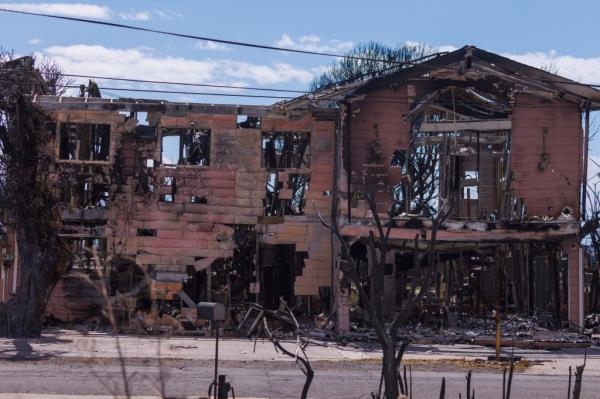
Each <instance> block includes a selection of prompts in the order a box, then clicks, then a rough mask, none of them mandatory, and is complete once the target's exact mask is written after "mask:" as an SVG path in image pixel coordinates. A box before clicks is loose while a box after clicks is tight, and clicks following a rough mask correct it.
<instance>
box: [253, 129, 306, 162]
mask: <svg viewBox="0 0 600 399" xmlns="http://www.w3.org/2000/svg"><path fill="white" fill-rule="evenodd" d="M261 148H262V154H263V156H262V166H263V167H265V168H266V169H269V170H271V169H287V168H296V169H300V168H309V167H310V133H306V132H263V133H262V145H261Z"/></svg>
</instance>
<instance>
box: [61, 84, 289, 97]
mask: <svg viewBox="0 0 600 399" xmlns="http://www.w3.org/2000/svg"><path fill="white" fill-rule="evenodd" d="M64 87H66V88H69V89H79V88H80V86H75V85H67V86H64ZM98 88H99V89H100V90H110V91H113V90H115V91H135V92H141V93H166V94H191V95H198V96H224V97H250V98H274V99H283V100H291V99H293V98H295V97H290V96H268V95H262V94H234V93H211V92H198V91H179V90H154V89H126V88H122V87H102V86H98Z"/></svg>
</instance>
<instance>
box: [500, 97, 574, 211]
mask: <svg viewBox="0 0 600 399" xmlns="http://www.w3.org/2000/svg"><path fill="white" fill-rule="evenodd" d="M544 136H545V138H544ZM544 141H545V149H544ZM511 149H512V151H511V159H510V165H511V169H512V171H513V181H512V182H511V190H512V194H513V196H514V197H518V198H523V201H524V203H525V206H526V207H527V214H528V215H529V216H534V215H535V216H553V217H556V216H558V215H559V214H560V212H561V209H563V207H565V206H569V207H571V208H572V209H573V211H574V212H575V215H576V216H577V215H579V196H580V184H581V180H582V154H583V150H582V128H581V113H580V111H579V109H578V108H577V106H576V105H575V104H573V103H568V102H566V101H560V100H554V101H547V100H540V99H538V98H536V97H533V96H531V95H526V94H522V93H520V94H518V95H517V98H516V103H515V107H514V111H513V115H512V148H511ZM544 152H545V153H547V154H548V157H549V162H548V163H547V165H546V166H545V168H544V169H543V170H540V168H539V167H538V166H540V162H541V156H542V154H543V153H544Z"/></svg>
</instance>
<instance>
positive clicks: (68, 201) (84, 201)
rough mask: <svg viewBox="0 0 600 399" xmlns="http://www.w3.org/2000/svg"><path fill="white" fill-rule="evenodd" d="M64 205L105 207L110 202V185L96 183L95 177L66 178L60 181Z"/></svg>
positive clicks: (85, 207)
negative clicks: (73, 179)
mask: <svg viewBox="0 0 600 399" xmlns="http://www.w3.org/2000/svg"><path fill="white" fill-rule="evenodd" d="M60 200H61V203H62V204H63V205H66V206H68V207H74V208H84V209H91V208H96V209H104V208H107V207H108V206H109V202H110V185H109V184H105V183H96V182H95V181H94V178H93V177H90V176H87V177H81V176H80V177H78V179H77V181H75V182H74V181H70V180H68V179H64V180H62V181H61V183H60Z"/></svg>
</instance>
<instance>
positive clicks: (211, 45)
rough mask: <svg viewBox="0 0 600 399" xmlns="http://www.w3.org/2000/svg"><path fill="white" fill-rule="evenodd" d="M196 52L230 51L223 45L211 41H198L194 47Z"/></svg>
mask: <svg viewBox="0 0 600 399" xmlns="http://www.w3.org/2000/svg"><path fill="white" fill-rule="evenodd" d="M194 47H196V48H197V49H198V50H211V51H230V50H231V49H230V48H229V47H227V46H226V45H224V44H221V43H217V42H213V41H211V40H199V41H197V42H196V45H195V46H194Z"/></svg>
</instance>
